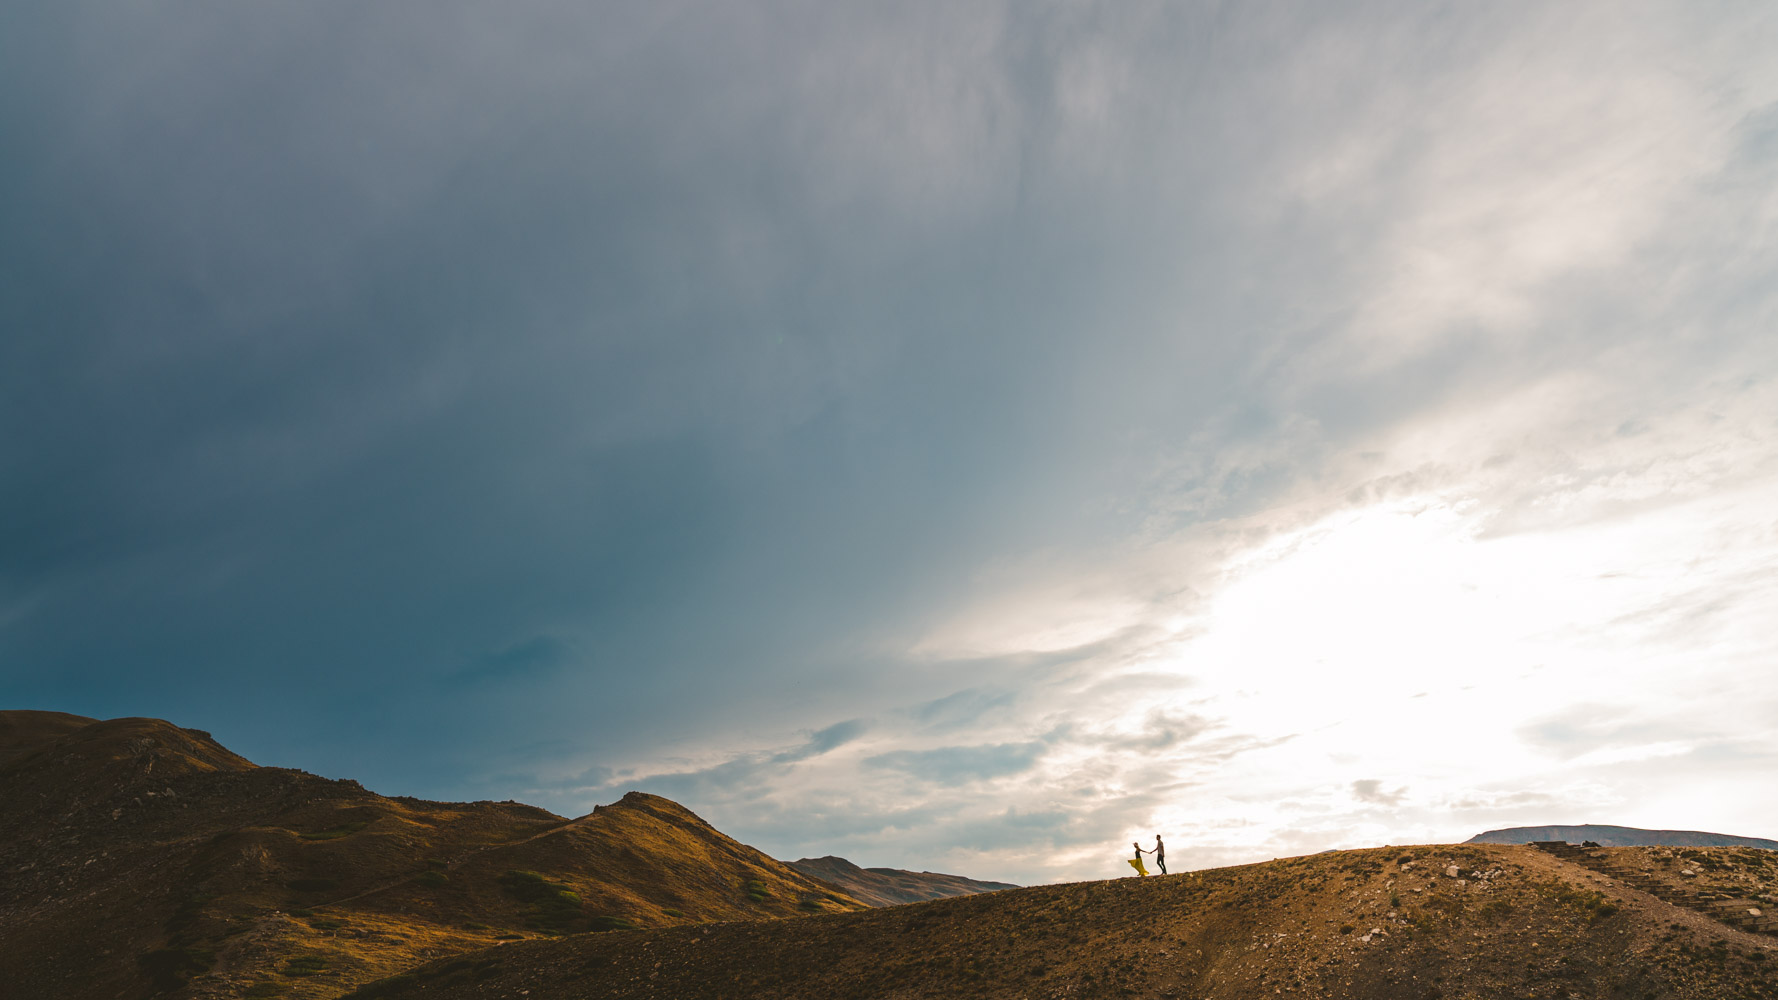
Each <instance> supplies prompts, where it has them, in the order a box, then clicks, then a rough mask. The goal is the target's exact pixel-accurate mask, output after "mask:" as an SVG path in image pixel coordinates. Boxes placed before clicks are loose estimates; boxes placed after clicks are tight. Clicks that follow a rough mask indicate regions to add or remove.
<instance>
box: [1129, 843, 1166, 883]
mask: <svg viewBox="0 0 1778 1000" xmlns="http://www.w3.org/2000/svg"><path fill="white" fill-rule="evenodd" d="M1130 846H1131V847H1134V848H1135V849H1136V856H1135V857H1133V858H1131V859H1130V867H1131V868H1134V869H1136V874H1137V875H1141V876H1145V877H1146V876H1147V875H1148V869H1146V868H1144V867H1142V856H1143V855H1144V854H1152V855H1154V863H1155V865H1156V866H1157V867H1158V868H1160V870H1161V874H1162V875H1165V874H1167V845H1166V844H1163V843H1161V835H1160V834H1158V833H1157V834H1155V835H1154V850H1152V851H1145V850H1143V849H1142V845H1141V844H1131V845H1130Z"/></svg>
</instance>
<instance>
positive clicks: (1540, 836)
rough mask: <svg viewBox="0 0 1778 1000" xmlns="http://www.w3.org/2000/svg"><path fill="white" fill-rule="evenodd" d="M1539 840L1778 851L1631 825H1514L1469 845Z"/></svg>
mask: <svg viewBox="0 0 1778 1000" xmlns="http://www.w3.org/2000/svg"><path fill="white" fill-rule="evenodd" d="M1539 840H1566V841H1568V842H1569V843H1571V844H1579V843H1582V842H1584V841H1588V840H1590V841H1593V842H1594V843H1596V844H1599V845H1600V846H1602V847H1763V848H1766V849H1767V850H1778V840H1762V839H1761V838H1759V837H1735V836H1731V835H1729V834H1726V833H1703V832H1700V831H1698V830H1642V829H1638V828H1637V827H1633V826H1599V825H1597V824H1593V823H1583V824H1582V825H1580V826H1515V827H1511V828H1509V829H1505V830H1489V831H1488V832H1487V833H1478V834H1476V835H1475V836H1473V837H1471V838H1469V839H1468V840H1467V841H1465V843H1469V844H1529V843H1532V842H1534V841H1539Z"/></svg>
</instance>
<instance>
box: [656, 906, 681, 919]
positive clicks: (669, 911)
mask: <svg viewBox="0 0 1778 1000" xmlns="http://www.w3.org/2000/svg"><path fill="white" fill-rule="evenodd" d="M661 912H662V913H665V914H666V915H667V916H669V917H684V916H685V913H684V912H683V911H680V910H675V909H672V908H670V907H669V908H667V909H664V910H662V911H661Z"/></svg>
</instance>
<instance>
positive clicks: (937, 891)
mask: <svg viewBox="0 0 1778 1000" xmlns="http://www.w3.org/2000/svg"><path fill="white" fill-rule="evenodd" d="M785 863H786V864H788V865H790V867H792V868H795V869H796V870H797V871H799V872H802V873H803V874H804V875H810V876H813V877H815V878H818V879H821V880H823V881H825V882H830V883H832V884H834V885H837V886H839V887H840V888H841V889H844V890H845V891H846V895H848V896H851V897H852V898H853V899H856V900H858V901H859V902H861V903H867V904H869V905H871V906H894V905H896V904H897V903H918V902H921V901H922V900H927V899H945V898H947V897H950V896H968V895H971V894H973V893H978V892H995V891H997V890H1000V889H1017V888H1018V886H1016V885H1013V884H1012V883H1011V882H981V881H977V880H976V879H972V878H964V877H963V876H961V875H941V874H939V873H938V872H910V871H903V870H901V869H900V868H860V867H858V866H857V865H855V864H853V863H852V862H850V861H847V860H846V859H845V858H836V857H834V856H833V855H831V854H830V855H828V856H827V857H825V858H803V859H801V860H799V861H788V862H785Z"/></svg>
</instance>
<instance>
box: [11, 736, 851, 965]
mask: <svg viewBox="0 0 1778 1000" xmlns="http://www.w3.org/2000/svg"><path fill="white" fill-rule="evenodd" d="M3 721H4V723H5V725H4V728H0V739H3V740H4V741H5V742H4V744H3V745H4V746H5V748H6V751H7V756H5V757H4V758H0V801H4V802H6V803H8V807H7V808H6V809H5V810H4V811H0V939H4V940H5V941H6V942H7V947H6V948H4V949H0V982H4V983H7V984H9V985H11V986H13V987H14V988H16V989H17V990H19V991H20V995H21V996H42V997H59V996H105V997H120V998H126V1000H130V998H145V997H149V996H155V997H169V998H176V1000H187V998H189V1000H199V998H202V1000H222V998H224V997H230V998H232V997H238V996H243V995H246V994H247V992H248V991H250V990H254V989H258V990H261V991H262V993H261V995H265V996H273V995H276V996H280V997H285V998H290V1000H322V998H328V1000H331V998H333V997H337V996H338V995H339V994H340V993H342V992H345V991H347V990H349V989H350V988H352V987H354V986H356V985H358V984H361V983H363V982H368V981H370V980H373V979H376V978H378V977H381V976H388V975H391V974H393V973H396V972H399V971H401V970H402V969H405V968H408V967H411V966H412V965H415V964H417V963H419V962H422V961H425V960H427V959H429V958H433V957H437V956H439V955H446V954H454V953H460V952H464V951H468V950H473V949H475V948H480V947H486V946H489V945H492V944H495V943H496V942H497V941H499V940H502V939H516V940H522V939H527V938H533V937H539V936H552V935H556V934H561V933H572V932H581V931H595V930H604V929H610V928H622V927H631V926H642V927H660V926H671V925H676V924H682V923H693V922H700V921H709V920H750V919H760V918H769V917H792V916H802V915H806V914H809V913H817V912H822V911H840V910H852V909H864V908H865V904H863V903H861V902H859V901H857V900H854V899H851V898H850V897H849V896H846V895H845V894H844V893H843V892H842V891H840V890H839V889H837V888H836V887H834V886H832V885H830V884H828V883H825V882H821V881H818V880H816V879H812V878H810V877H808V876H806V875H804V874H802V873H801V872H798V871H796V870H794V869H792V868H790V867H788V866H786V865H784V864H782V863H781V862H778V861H776V860H774V859H772V858H770V857H767V856H766V855H764V854H762V853H760V852H759V851H757V850H755V849H753V848H751V847H748V846H746V845H744V844H741V843H739V842H737V841H734V840H732V839H731V838H729V837H727V836H726V835H724V834H722V833H721V832H720V831H718V830H716V829H715V828H714V827H712V826H710V825H709V824H708V823H707V822H705V821H704V820H703V819H701V818H700V817H698V816H697V815H696V814H695V813H693V812H692V811H691V810H689V809H686V808H685V807H684V806H681V805H679V804H678V803H674V802H672V801H670V800H668V799H663V798H659V797H658V796H652V795H647V794H644V793H640V792H633V793H631V794H629V795H625V796H624V797H623V798H622V799H620V800H618V801H617V802H614V803H609V804H606V805H601V806H599V807H597V808H595V809H594V810H593V811H592V812H590V813H588V814H586V815H585V816H581V817H578V818H576V819H565V818H563V817H561V816H557V815H555V814H553V813H550V812H548V811H547V810H543V809H539V808H536V807H534V806H528V805H523V804H521V803H513V802H506V803H500V802H473V803H448V802H430V801H426V800H421V799H415V798H409V797H400V796H398V797H389V796H383V795H378V794H377V793H375V792H371V791H369V790H367V789H365V788H364V787H363V786H362V785H360V784H359V783H358V782H356V781H352V780H349V779H341V780H335V779H328V778H323V777H319V776H317V775H313V774H309V773H307V772H304V771H297V770H292V769H287V768H277V767H260V766H258V765H255V764H254V763H253V762H251V761H249V760H247V759H246V758H243V757H240V756H239V755H237V754H234V753H233V752H231V751H229V750H227V749H226V748H225V747H222V746H221V745H220V744H218V743H216V741H215V740H213V739H212V738H210V736H209V734H207V733H204V732H202V731H200V730H192V729H183V728H180V727H178V726H176V725H174V724H172V723H170V722H166V721H163V720H158V719H145V718H128V719H113V720H85V719H83V718H82V717H79V716H66V715H60V714H56V715H51V716H35V715H31V714H25V713H16V712H15V713H9V714H8V715H7V716H5V717H4V720H3ZM99 942H102V944H100V943H99ZM273 990H275V992H272V991H273Z"/></svg>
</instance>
